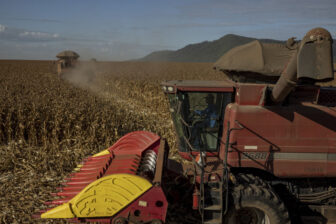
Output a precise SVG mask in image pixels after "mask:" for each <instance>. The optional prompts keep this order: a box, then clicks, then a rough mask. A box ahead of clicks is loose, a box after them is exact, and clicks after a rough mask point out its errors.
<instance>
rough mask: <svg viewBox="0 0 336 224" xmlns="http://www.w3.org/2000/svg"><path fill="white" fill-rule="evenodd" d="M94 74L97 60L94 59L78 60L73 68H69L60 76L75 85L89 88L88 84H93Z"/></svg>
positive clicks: (95, 74) (95, 73)
mask: <svg viewBox="0 0 336 224" xmlns="http://www.w3.org/2000/svg"><path fill="white" fill-rule="evenodd" d="M96 76H97V62H96V61H95V60H91V61H81V62H78V63H77V64H76V66H75V67H74V68H71V69H70V70H69V71H68V72H66V73H65V74H64V75H63V76H62V79H64V80H66V81H68V82H70V83H72V84H73V85H75V86H78V87H81V88H89V87H90V85H92V84H93V81H94V80H95V78H96Z"/></svg>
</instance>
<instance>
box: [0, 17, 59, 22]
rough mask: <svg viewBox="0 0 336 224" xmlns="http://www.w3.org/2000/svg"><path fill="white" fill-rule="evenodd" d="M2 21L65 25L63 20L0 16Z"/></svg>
mask: <svg viewBox="0 0 336 224" xmlns="http://www.w3.org/2000/svg"><path fill="white" fill-rule="evenodd" d="M0 19H5V20H14V21H24V22H27V21H29V22H40V23H63V21H61V20H56V19H45V18H24V17H4V16H0Z"/></svg>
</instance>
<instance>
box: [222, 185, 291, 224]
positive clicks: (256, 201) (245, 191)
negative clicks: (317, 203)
mask: <svg viewBox="0 0 336 224" xmlns="http://www.w3.org/2000/svg"><path fill="white" fill-rule="evenodd" d="M231 201H232V203H231V205H230V209H229V211H228V213H227V214H226V216H225V219H224V220H225V222H224V223H235V224H290V219H289V215H288V211H287V209H286V207H285V205H284V203H283V202H282V201H281V200H280V198H279V197H278V196H277V194H276V193H275V192H274V191H273V190H272V189H270V188H265V187H262V186H258V185H253V184H252V185H249V186H244V185H238V186H236V187H234V189H233V191H232V198H231Z"/></svg>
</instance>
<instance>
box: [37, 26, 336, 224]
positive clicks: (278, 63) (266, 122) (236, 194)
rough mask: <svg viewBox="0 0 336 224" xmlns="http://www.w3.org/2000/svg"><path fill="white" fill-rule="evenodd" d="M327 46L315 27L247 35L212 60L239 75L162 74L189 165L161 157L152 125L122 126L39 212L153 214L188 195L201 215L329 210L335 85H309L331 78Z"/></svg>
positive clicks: (318, 219)
mask: <svg viewBox="0 0 336 224" xmlns="http://www.w3.org/2000/svg"><path fill="white" fill-rule="evenodd" d="M331 46H332V37H331V35H330V33H329V32H328V31H327V30H325V29H322V28H316V29H313V30H311V31H309V32H308V33H307V34H306V36H305V37H304V38H303V39H302V41H301V42H295V41H294V40H293V39H289V40H288V41H287V43H286V44H285V45H282V44H262V43H259V42H258V41H254V42H251V43H249V44H246V45H243V46H240V47H237V48H234V49H232V50H231V51H229V52H228V53H227V54H225V55H224V56H223V57H222V58H221V59H220V60H219V61H218V62H217V63H216V64H215V68H216V69H219V70H223V71H225V73H226V74H228V75H229V76H230V77H231V78H232V79H233V80H234V81H238V82H233V81H167V82H164V83H163V84H162V88H163V90H164V92H165V93H166V95H167V98H168V100H169V102H170V111H171V113H172V119H173V121H174V125H175V129H176V133H177V136H178V140H179V153H180V155H181V156H182V157H183V158H185V159H187V160H190V161H192V164H191V165H182V164H179V163H177V162H175V161H172V160H170V159H168V150H169V149H168V146H167V144H166V142H165V140H163V139H160V137H159V136H157V135H155V134H153V133H150V132H144V131H141V132H132V133H129V134H127V135H126V136H124V137H122V138H121V139H120V140H119V141H118V142H117V143H115V144H114V145H113V146H112V147H110V148H109V149H107V150H105V151H103V152H101V153H100V154H97V155H94V156H93V157H89V158H87V159H86V160H85V161H84V162H83V163H82V164H80V165H79V166H78V168H77V171H78V172H74V173H72V174H71V175H70V177H69V178H68V182H65V183H64V185H65V186H64V187H62V188H61V190H60V192H58V193H56V195H57V196H58V197H59V199H57V200H54V201H52V202H48V203H47V204H51V205H52V206H51V208H49V209H48V210H47V211H44V213H42V215H41V218H67V219H70V220H72V221H76V222H101V223H114V224H125V223H152V224H159V223H166V222H167V220H166V215H167V208H168V206H172V205H174V206H178V204H181V206H182V204H184V201H183V202H181V201H179V200H181V198H186V197H187V198H188V197H189V199H187V200H189V201H190V202H192V203H190V204H192V207H193V209H195V210H198V211H199V214H200V216H199V217H200V218H199V223H205V224H221V223H243V224H251V223H252V224H261V223H268V224H285V223H326V222H327V221H330V220H332V219H333V217H332V216H333V215H335V214H336V88H335V87H320V86H317V85H315V82H317V81H319V82H323V81H329V80H332V79H333V65H332V49H331ZM284 68H285V69H284ZM280 73H281V76H280V78H279V75H280ZM248 82H253V83H252V84H251V83H248ZM259 82H260V83H261V84H259ZM275 82H276V83H275ZM174 182H176V185H175V187H174V185H173V187H172V183H174ZM188 189H191V191H190V190H188ZM181 190H182V194H181ZM183 190H184V192H183ZM179 192H180V194H179ZM183 194H184V195H183ZM183 200H186V199H183ZM176 204H177V205H176ZM55 205H58V206H57V207H53V206H55ZM177 209H178V207H177ZM172 216H174V215H172ZM179 223H181V222H179Z"/></svg>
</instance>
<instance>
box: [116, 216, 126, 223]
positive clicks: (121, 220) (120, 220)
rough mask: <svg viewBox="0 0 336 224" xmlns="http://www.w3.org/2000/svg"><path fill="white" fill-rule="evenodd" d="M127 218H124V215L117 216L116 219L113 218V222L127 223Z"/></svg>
mask: <svg viewBox="0 0 336 224" xmlns="http://www.w3.org/2000/svg"><path fill="white" fill-rule="evenodd" d="M127 223H128V222H127V219H125V218H123V217H119V218H116V219H115V220H113V224H127Z"/></svg>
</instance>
